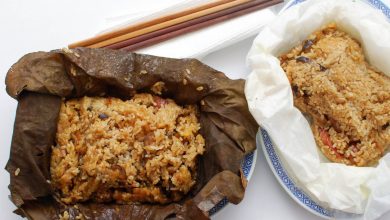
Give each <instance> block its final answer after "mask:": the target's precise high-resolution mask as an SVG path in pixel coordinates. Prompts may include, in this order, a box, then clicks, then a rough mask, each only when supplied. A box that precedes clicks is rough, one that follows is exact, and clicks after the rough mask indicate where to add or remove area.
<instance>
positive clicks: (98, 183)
mask: <svg viewBox="0 0 390 220" xmlns="http://www.w3.org/2000/svg"><path fill="white" fill-rule="evenodd" d="M197 117H198V110H197V108H196V106H195V105H188V106H184V107H182V106H179V105H177V104H176V103H175V102H174V101H173V100H171V99H163V98H161V97H159V96H156V95H151V94H146V93H143V94H136V95H135V96H134V97H133V98H132V99H131V100H126V101H122V100H121V99H118V98H112V97H108V98H104V97H83V98H79V99H70V100H66V101H64V102H63V103H62V106H61V110H60V115H59V122H58V128H57V135H56V143H57V145H56V146H54V147H53V151H52V156H51V181H52V184H53V186H54V188H55V189H56V190H57V194H58V197H59V198H60V199H61V201H63V202H65V203H67V204H74V203H77V202H83V201H88V200H92V201H95V202H116V203H130V202H147V203H158V204H166V203H169V202H172V201H179V200H180V199H181V198H182V197H183V196H184V195H185V194H187V193H188V192H189V191H190V190H191V187H192V186H193V185H194V184H195V181H196V159H197V156H198V155H202V154H203V152H204V146H205V140H204V138H203V137H202V135H201V134H199V130H200V124H199V122H198V118H197Z"/></svg>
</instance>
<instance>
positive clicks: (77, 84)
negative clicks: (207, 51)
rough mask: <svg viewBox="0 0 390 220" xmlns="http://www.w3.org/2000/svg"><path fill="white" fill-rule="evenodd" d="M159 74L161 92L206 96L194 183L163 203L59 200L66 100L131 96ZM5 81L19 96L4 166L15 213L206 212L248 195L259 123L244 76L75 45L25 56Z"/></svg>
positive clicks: (161, 215) (183, 100)
mask: <svg viewBox="0 0 390 220" xmlns="http://www.w3.org/2000/svg"><path fill="white" fill-rule="evenodd" d="M184 79H186V81H187V83H183V82H184ZM158 81H163V82H164V83H165V87H166V88H165V90H164V91H163V94H162V96H163V97H169V98H172V99H174V100H175V101H176V102H177V103H179V104H198V103H202V105H200V112H201V113H200V115H201V116H200V123H201V133H202V135H203V137H204V138H205V140H206V152H205V154H204V155H203V156H201V157H200V158H199V161H198V176H197V183H196V185H195V186H194V188H193V190H192V191H191V192H190V193H189V194H188V195H187V196H186V197H185V198H184V199H183V200H182V201H181V202H180V203H171V204H169V205H164V206H162V205H150V204H128V205H118V204H94V203H89V202H87V203H82V204H77V206H76V207H75V206H67V205H65V204H63V203H61V202H59V201H57V200H56V199H55V198H54V197H53V196H52V195H53V189H52V188H51V185H50V183H49V181H50V172H49V164H50V153H51V152H50V151H51V146H53V145H55V143H54V141H55V140H54V139H55V134H56V127H57V120H58V112H59V109H60V103H61V100H62V99H63V98H73V97H81V96H86V95H87V96H113V97H119V98H122V99H129V98H131V97H132V95H133V94H135V93H136V92H148V91H150V88H151V87H152V85H153V84H155V83H156V82H158ZM6 85H7V92H8V94H9V95H10V96H12V97H14V98H16V99H17V100H18V101H19V103H18V109H17V113H16V120H15V126H14V134H13V139H12V146H11V154H10V159H9V161H8V164H7V166H6V169H7V171H8V172H9V173H10V174H11V184H10V185H9V188H10V190H11V200H12V201H13V202H14V203H15V205H16V206H17V207H18V210H17V213H18V214H21V215H24V216H27V217H28V218H31V219H40V220H41V219H44V220H45V219H58V218H59V215H60V214H63V212H64V211H67V212H68V213H69V215H70V219H75V218H76V216H78V215H79V214H80V213H81V214H82V215H83V216H84V217H85V218H87V219H167V218H169V219H171V218H172V219H208V215H207V213H208V211H209V210H210V209H211V208H212V207H213V206H214V205H215V204H216V203H218V202H219V201H220V200H221V199H223V198H224V197H227V198H228V200H229V201H230V202H231V203H234V204H237V203H239V202H240V201H241V200H242V198H243V196H244V191H245V178H244V177H242V175H241V171H240V169H241V168H240V163H241V161H242V159H243V158H244V155H246V154H247V153H249V152H251V151H253V150H254V149H255V135H256V131H257V128H258V125H257V123H256V122H255V120H254V119H253V117H252V116H251V114H250V113H249V111H248V107H247V102H246V99H245V96H244V81H243V80H230V79H228V78H227V77H226V76H225V75H224V74H223V73H221V72H218V71H216V70H214V69H212V68H210V67H208V66H206V65H204V64H202V63H201V62H199V61H197V60H195V59H169V58H162V57H155V56H149V55H141V54H134V53H129V52H124V51H113V50H108V49H86V48H77V49H74V50H68V49H64V50H56V51H52V52H36V53H31V54H27V55H25V56H24V57H23V58H21V59H20V60H19V61H18V62H17V63H16V64H14V65H13V66H12V68H11V69H10V70H9V72H8V74H7V77H6ZM199 88H203V89H199ZM201 100H202V101H201ZM17 170H18V171H20V172H19V173H18V171H17Z"/></svg>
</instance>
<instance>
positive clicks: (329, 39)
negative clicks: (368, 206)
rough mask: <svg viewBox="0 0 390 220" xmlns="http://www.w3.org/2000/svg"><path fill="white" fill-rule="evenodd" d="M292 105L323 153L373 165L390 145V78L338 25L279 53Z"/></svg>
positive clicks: (334, 158)
mask: <svg viewBox="0 0 390 220" xmlns="http://www.w3.org/2000/svg"><path fill="white" fill-rule="evenodd" d="M280 62H281V66H282V68H283V70H284V71H285V72H286V75H287V77H288V79H289V81H290V84H291V88H292V90H293V95H294V105H295V106H296V107H298V108H299V110H301V111H302V112H303V113H306V114H307V115H308V117H309V120H312V121H311V128H312V131H313V134H314V137H315V139H316V143H317V145H318V146H319V148H320V149H321V151H322V152H323V153H324V154H325V156H326V157H327V158H328V159H329V160H331V161H334V162H338V163H344V164H347V165H356V166H367V165H374V164H376V163H377V162H378V160H379V159H380V158H381V157H382V156H383V154H384V153H385V152H386V151H387V149H388V148H389V146H390V77H389V76H387V75H385V74H384V73H382V72H380V71H379V70H377V69H375V68H374V67H373V66H371V65H370V64H369V63H368V62H367V61H366V59H365V56H364V53H363V49H362V47H361V46H360V44H359V42H358V41H356V40H355V39H353V38H352V37H351V36H350V35H348V34H347V33H345V32H344V31H341V30H339V29H338V28H337V25H336V24H335V23H332V24H329V25H327V26H325V27H324V28H322V29H320V30H318V31H316V32H314V33H313V34H312V35H310V36H309V38H308V39H306V40H305V41H304V42H302V44H300V45H298V46H297V47H295V48H293V49H292V50H291V51H289V52H288V53H287V54H284V55H282V56H280Z"/></svg>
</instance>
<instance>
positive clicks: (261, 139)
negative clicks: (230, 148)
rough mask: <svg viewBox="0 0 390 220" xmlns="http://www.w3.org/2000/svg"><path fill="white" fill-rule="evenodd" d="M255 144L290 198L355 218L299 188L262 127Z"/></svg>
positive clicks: (327, 213)
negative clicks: (262, 152) (317, 199)
mask: <svg viewBox="0 0 390 220" xmlns="http://www.w3.org/2000/svg"><path fill="white" fill-rule="evenodd" d="M304 1H305V0H292V1H290V2H288V3H287V4H286V5H285V6H284V7H283V9H282V10H281V11H280V12H283V11H285V10H288V9H289V8H290V7H293V6H294V5H297V4H299V3H301V2H304ZM362 2H365V3H367V4H368V5H371V6H372V7H374V8H377V9H380V10H381V11H382V13H383V14H384V15H386V17H387V18H388V19H389V20H390V8H389V7H388V6H387V5H386V4H384V3H383V2H382V1H380V0H366V1H362ZM257 146H258V147H260V146H261V148H262V149H263V151H264V155H265V158H266V159H267V162H268V164H269V166H270V168H271V170H272V172H273V173H274V175H275V177H276V179H277V180H278V182H279V183H280V185H281V186H282V187H283V189H284V190H285V191H286V192H287V193H288V194H289V195H290V196H291V198H292V199H293V200H295V201H296V202H297V203H298V204H299V205H301V206H302V207H303V208H305V209H306V210H308V211H309V212H311V213H313V214H314V215H317V216H319V217H322V218H324V219H334V216H335V214H336V215H337V216H343V217H344V219H348V218H356V216H357V215H356V214H351V213H346V212H341V211H337V210H334V209H328V208H325V207H323V206H321V205H320V204H318V203H317V202H316V201H315V200H314V199H313V198H311V197H310V196H309V195H308V194H306V193H305V192H304V191H303V190H302V189H300V188H299V186H297V184H296V183H295V182H294V180H293V179H292V178H291V177H290V175H289V174H288V172H287V170H286V169H285V168H284V166H283V163H282V161H281V160H280V158H279V156H278V152H277V151H276V149H275V146H274V144H273V142H272V140H271V138H270V136H269V135H268V133H267V131H265V130H264V129H260V131H259V132H258V134H257Z"/></svg>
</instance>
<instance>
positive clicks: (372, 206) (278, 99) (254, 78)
mask: <svg viewBox="0 0 390 220" xmlns="http://www.w3.org/2000/svg"><path fill="white" fill-rule="evenodd" d="M330 22H335V23H336V24H337V25H338V27H339V28H340V29H342V30H344V31H346V32H347V33H349V34H350V35H351V36H353V37H354V38H355V39H357V40H358V41H359V42H361V43H362V46H363V48H364V52H365V54H366V58H367V59H368V62H369V63H370V64H371V65H373V66H375V67H377V68H378V69H379V70H381V71H383V72H384V73H387V74H389V73H390V62H389V58H390V40H389V39H390V24H389V23H388V21H387V20H386V18H385V17H384V15H383V14H382V13H381V12H380V11H378V10H375V9H373V8H371V7H370V6H369V5H367V4H364V3H361V2H359V1H351V0H343V1H340V0H327V1H320V0H312V1H307V2H304V3H302V4H299V5H296V6H293V7H291V8H290V9H288V10H286V11H285V12H284V13H282V14H280V16H279V17H277V18H276V19H275V20H274V21H273V22H271V23H270V24H269V25H268V26H266V27H265V28H264V30H263V31H262V32H261V33H260V34H259V35H258V36H257V38H256V39H255V41H254V43H253V46H252V48H251V50H250V52H249V54H248V62H249V64H250V66H251V68H252V72H251V74H250V75H249V77H248V80H247V82H246V87H245V95H246V96H247V100H248V104H249V109H250V111H251V113H252V115H253V116H254V117H255V119H256V120H257V121H258V122H259V124H260V125H261V126H262V127H263V128H264V129H266V130H267V132H268V133H269V134H270V136H271V137H272V140H273V141H274V143H275V145H276V148H277V151H278V152H279V153H280V157H281V158H282V160H283V161H284V162H285V164H286V166H287V168H288V169H289V171H290V175H292V176H293V178H294V179H296V180H297V182H298V184H299V185H298V186H300V187H301V188H303V189H304V190H305V191H307V192H308V193H310V194H311V195H312V196H314V198H315V199H317V200H318V201H320V202H321V203H322V204H323V205H324V206H325V207H328V208H332V209H337V210H341V211H344V212H349V213H356V214H361V215H356V216H355V217H354V218H356V219H367V220H368V219H375V218H378V217H379V216H381V215H382V214H384V213H385V212H387V211H388V210H390V155H389V154H387V155H386V156H384V157H383V158H382V159H381V160H380V162H379V165H378V166H376V167H359V168H358V167H352V166H346V165H343V164H336V163H330V162H328V161H326V160H325V159H324V157H323V155H321V154H322V153H321V152H320V151H318V149H317V146H316V143H315V141H314V137H313V134H312V131H311V129H310V126H309V124H308V122H307V121H306V119H305V118H304V116H303V115H302V114H301V112H300V111H299V110H298V109H297V108H295V107H294V106H293V95H292V90H291V87H290V85H289V81H288V79H287V77H286V75H285V73H284V71H283V69H282V68H281V66H280V62H279V60H278V58H277V57H278V56H279V55H281V54H283V53H286V52H288V51H289V50H291V49H292V48H293V47H295V46H297V45H298V44H300V43H301V42H302V41H303V40H304V39H306V38H307V37H308V36H309V35H310V34H311V33H312V32H314V31H315V30H317V29H319V28H321V27H322V26H324V25H326V24H328V23H330ZM341 214H342V213H341V212H340V214H337V213H336V217H340V218H341V216H339V215H341ZM344 214H345V213H344ZM348 219H351V217H350V216H349V218H348Z"/></svg>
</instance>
